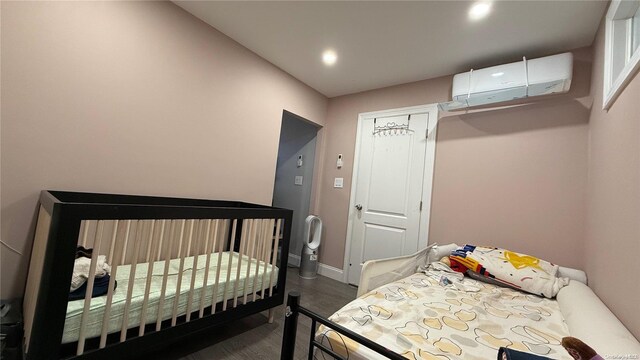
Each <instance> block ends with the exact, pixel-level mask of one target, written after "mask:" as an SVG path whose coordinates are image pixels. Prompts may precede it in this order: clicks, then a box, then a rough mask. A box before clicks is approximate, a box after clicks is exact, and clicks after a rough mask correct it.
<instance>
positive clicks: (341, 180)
mask: <svg viewBox="0 0 640 360" xmlns="http://www.w3.org/2000/svg"><path fill="white" fill-rule="evenodd" d="M343 184H344V178H335V179H333V187H334V188H338V189H342V185H343Z"/></svg>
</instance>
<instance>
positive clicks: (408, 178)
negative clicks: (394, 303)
mask: <svg viewBox="0 0 640 360" xmlns="http://www.w3.org/2000/svg"><path fill="white" fill-rule="evenodd" d="M414 111H415V110H414ZM377 115H381V116H377ZM433 115H435V114H433ZM434 117H435V116H434ZM429 120H430V119H429V112H425V111H423V112H417V113H402V112H400V114H398V113H397V112H396V113H393V112H392V113H390V114H389V113H387V114H386V115H384V113H382V114H375V113H373V114H369V115H366V116H364V117H362V116H361V118H360V123H359V128H358V138H359V139H358V140H359V141H358V143H359V145H358V147H359V148H358V149H356V154H357V155H356V156H357V159H356V165H355V166H356V168H355V169H354V187H353V188H352V190H351V191H352V197H351V199H352V203H351V206H352V208H351V210H350V221H351V224H350V229H351V234H350V236H351V240H350V251H349V255H348V256H349V260H348V266H349V267H348V281H349V283H350V284H356V285H357V284H358V283H359V281H360V273H361V270H362V264H363V263H364V262H365V261H367V260H371V259H382V258H388V257H394V256H401V255H408V254H412V253H415V252H416V251H418V248H424V247H426V245H427V243H426V239H423V240H425V241H424V244H421V243H420V241H419V234H420V233H421V231H420V226H421V213H422V210H423V208H425V207H428V206H429V204H423V203H422V201H423V183H424V180H425V165H426V164H425V163H426V161H425V159H426V153H427V138H428V136H427V135H428V134H427V129H428V125H429ZM432 121H435V119H434V120H432ZM434 141H435V140H434ZM430 161H432V159H431V158H430ZM428 166H430V167H431V171H432V169H433V164H429V165H428ZM431 171H427V173H428V176H430V175H431ZM428 184H429V189H427V190H428V191H429V195H430V191H431V189H430V184H431V178H429V180H428ZM428 198H429V199H430V196H429V197H428ZM422 223H423V224H426V223H427V222H424V221H422ZM347 236H349V234H348V235H347Z"/></svg>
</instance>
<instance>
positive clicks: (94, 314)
mask: <svg viewBox="0 0 640 360" xmlns="http://www.w3.org/2000/svg"><path fill="white" fill-rule="evenodd" d="M218 256H222V262H221V265H220V268H221V269H220V272H219V280H218V281H219V283H218V293H217V296H216V300H215V302H216V303H217V302H219V301H221V300H222V297H223V294H224V292H225V291H226V294H227V296H226V298H227V299H233V298H234V291H235V295H236V296H243V295H244V293H245V282H246V284H247V290H246V291H247V293H249V295H248V299H251V298H252V294H253V286H254V282H255V284H256V288H257V289H258V290H260V289H262V288H263V286H262V279H263V278H264V279H265V287H268V286H269V282H270V279H271V276H272V275H273V284H274V286H275V284H276V282H277V277H278V268H277V267H275V266H272V265H270V264H267V266H266V274H265V263H264V262H263V261H259V260H256V259H250V258H249V257H247V256H245V255H243V256H242V263H241V268H240V276H239V280H238V286H237V290H235V288H236V284H235V279H236V273H237V269H238V267H237V264H238V260H239V254H238V253H236V252H223V253H213V254H211V258H210V266H209V274H208V278H207V284H206V286H203V285H204V284H203V283H204V274H205V269H204V268H205V264H206V255H200V256H198V261H197V270H196V280H195V284H194V289H193V292H192V294H191V295H192V296H191V299H192V300H191V308H190V310H191V311H195V310H199V309H200V296H201V293H202V291H203V290H204V292H205V295H204V303H205V307H206V306H208V305H211V303H212V298H213V288H214V284H215V281H216V276H218ZM194 258H195V257H193V256H191V257H187V258H185V260H184V265H183V271H182V280H181V284H180V292H179V296H178V309H177V313H178V316H180V315H184V314H185V313H186V312H187V302H188V301H189V292H190V289H191V276H192V270H193V263H194ZM230 259H232V262H231V265H232V266H231V271H230V280H229V281H228V282H227V272H228V269H229V260H230ZM249 260H250V261H249ZM248 264H250V265H249V274H248V276H247V265H248ZM256 264H258V276H257V277H256ZM148 267H149V264H148V263H140V264H137V265H136V271H135V280H134V285H133V293H132V296H131V303H130V305H129V309H128V314H129V319H128V325H127V328H129V329H130V328H133V327H137V326H138V325H139V324H140V317H141V312H142V305H143V300H144V293H145V287H146V281H147V271H148ZM164 267H165V261H157V262H154V264H153V272H152V280H151V285H150V290H149V299H148V302H147V310H146V314H145V320H144V322H145V323H146V324H149V323H155V322H156V320H157V319H158V305H159V303H160V294H161V291H162V282H163V277H164ZM179 270H180V259H172V260H170V262H169V275H168V277H167V284H166V290H165V300H164V303H163V306H162V316H161V317H162V320H166V319H170V318H171V317H172V314H173V306H174V301H175V298H176V290H177V282H178V275H179ZM130 273H131V266H130V265H121V266H119V267H118V270H117V272H116V280H117V281H118V286H117V288H116V290H115V291H114V293H113V300H112V304H111V310H110V313H109V325H108V333H113V332H118V331H120V330H121V328H122V323H123V318H124V317H123V313H124V308H125V302H126V296H127V290H128V287H129V275H130ZM272 273H273V274H272ZM263 275H264V276H263ZM106 301H107V296H106V295H105V296H100V297H95V298H93V299H91V306H90V310H89V313H88V314H87V316H88V319H87V324H86V328H85V338H87V339H89V338H92V337H96V336H100V334H101V332H102V323H103V318H104V312H105V306H106ZM83 311H84V300H75V301H69V303H68V305H67V316H66V320H65V325H64V334H63V336H62V343H69V342H73V341H77V340H78V338H79V336H80V322H81V318H82V313H83Z"/></svg>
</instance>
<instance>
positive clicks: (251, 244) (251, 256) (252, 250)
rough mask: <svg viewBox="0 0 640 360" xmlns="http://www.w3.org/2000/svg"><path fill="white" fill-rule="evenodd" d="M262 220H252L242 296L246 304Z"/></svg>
mask: <svg viewBox="0 0 640 360" xmlns="http://www.w3.org/2000/svg"><path fill="white" fill-rule="evenodd" d="M260 222H261V220H259V219H255V220H253V221H252V223H253V224H252V226H251V232H250V233H249V239H250V240H249V242H248V244H247V245H248V247H249V251H247V258H248V260H247V271H246V273H245V275H244V276H245V277H244V289H243V295H244V296H243V298H242V302H243V303H244V304H246V303H247V291H249V275H251V265H252V260H253V259H254V258H255V256H254V253H255V250H256V249H257V244H256V234H257V232H258V228H259V227H260Z"/></svg>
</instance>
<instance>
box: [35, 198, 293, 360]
mask: <svg viewBox="0 0 640 360" xmlns="http://www.w3.org/2000/svg"><path fill="white" fill-rule="evenodd" d="M40 205H41V206H42V207H43V208H44V210H45V211H46V212H47V213H48V214H49V215H51V223H50V226H49V229H48V235H47V246H46V250H45V253H44V260H43V268H42V276H41V281H40V283H39V285H38V291H37V297H36V305H35V311H34V315H33V323H32V326H31V335H30V343H29V351H28V352H27V353H25V354H24V355H25V359H58V358H60V356H61V355H63V354H62V353H61V351H62V350H63V345H62V344H61V343H62V336H63V330H64V324H65V317H66V309H67V302H68V300H67V298H68V295H69V285H70V282H71V276H72V272H73V264H74V259H75V252H76V246H77V240H78V236H79V233H80V224H81V221H82V220H116V219H138V220H147V219H238V227H240V226H241V224H242V221H241V220H243V219H260V218H263V219H284V221H283V225H282V226H283V238H282V240H281V242H280V244H281V248H280V249H281V250H280V259H279V261H278V264H277V266H278V268H279V269H280V271H278V277H277V281H276V285H275V287H274V289H273V294H272V296H269V297H265V296H263V298H261V299H259V300H257V301H255V302H250V303H247V304H240V305H238V307H235V308H228V309H226V310H225V311H220V312H217V311H216V313H215V314H211V308H210V307H209V308H208V311H206V312H205V316H203V317H202V318H192V319H191V320H190V321H189V322H186V321H185V315H183V316H181V317H180V318H179V321H178V323H177V324H176V326H173V327H172V326H170V323H167V322H168V321H170V320H166V321H163V324H162V329H161V330H160V331H155V329H150V330H149V331H148V332H147V333H145V334H144V335H143V336H137V334H136V333H135V332H132V331H129V332H128V334H127V340H126V341H124V342H108V343H107V345H106V347H105V348H103V349H89V350H87V351H85V352H84V353H83V354H82V355H75V354H73V353H72V354H69V355H71V356H69V357H68V358H72V359H107V358H113V357H114V356H115V357H116V358H132V357H135V356H136V355H138V356H139V355H140V354H142V353H144V352H147V351H150V350H152V349H154V348H157V347H158V346H159V345H164V344H167V343H171V342H175V341H177V340H180V339H181V338H184V337H186V336H189V335H191V334H193V333H195V332H199V331H202V330H206V329H209V328H212V327H215V326H218V325H221V324H224V323H227V322H230V321H232V320H236V319H240V318H243V317H246V316H249V315H252V314H255V313H258V312H261V311H265V310H268V309H271V308H273V307H276V306H278V305H281V304H282V303H283V301H284V288H285V281H286V274H287V271H286V269H287V260H288V259H287V256H286V254H288V253H289V239H290V235H291V219H292V215H293V211H291V210H287V209H280V208H274V207H269V206H262V205H256V204H250V203H245V202H237V201H219V200H198V199H186V198H171V197H155V196H136V195H114V194H99V193H81V192H67V191H42V192H41V194H40ZM240 233H241V231H238V232H237V233H236V239H239V237H240ZM230 238H231V235H229V236H228V238H227V240H226V241H227V242H229V241H230V240H231V239H230ZM238 245H239V241H236V247H237V246H238ZM234 250H235V251H237V249H234ZM274 251H278V249H275V250H274ZM31 261H33V259H31ZM221 305H222V304H221V303H217V306H218V307H221ZM196 312H197V310H196V311H194V312H192V314H194V313H196ZM137 328H138V327H135V328H132V329H130V330H135V329H137ZM71 344H77V342H73V343H71ZM25 345H26V344H25ZM66 345H67V344H65V346H66Z"/></svg>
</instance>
